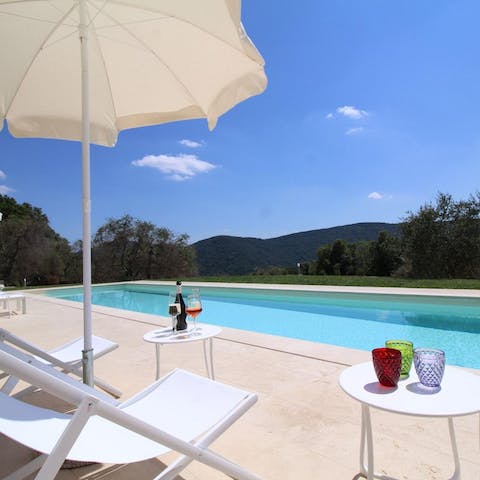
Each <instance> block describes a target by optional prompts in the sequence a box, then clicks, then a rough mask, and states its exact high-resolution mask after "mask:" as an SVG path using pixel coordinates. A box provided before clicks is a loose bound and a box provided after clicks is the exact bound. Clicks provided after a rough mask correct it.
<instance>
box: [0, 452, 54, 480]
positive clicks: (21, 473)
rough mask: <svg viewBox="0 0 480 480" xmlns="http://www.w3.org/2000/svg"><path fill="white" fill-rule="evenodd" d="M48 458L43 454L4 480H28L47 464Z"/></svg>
mask: <svg viewBox="0 0 480 480" xmlns="http://www.w3.org/2000/svg"><path fill="white" fill-rule="evenodd" d="M47 458H48V455H45V454H44V453H42V454H41V455H39V456H38V457H36V458H34V459H33V460H32V461H31V462H28V463H26V464H25V465H23V466H22V467H20V468H19V469H18V470H15V471H14V472H12V473H11V474H10V475H7V476H6V477H4V478H3V479H2V480H20V479H22V478H26V477H28V476H29V475H31V474H32V473H34V472H36V471H37V470H39V469H40V468H41V467H42V465H43V464H44V463H45V460H46V459H47Z"/></svg>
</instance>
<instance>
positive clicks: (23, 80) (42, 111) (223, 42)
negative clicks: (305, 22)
mask: <svg viewBox="0 0 480 480" xmlns="http://www.w3.org/2000/svg"><path fill="white" fill-rule="evenodd" d="M240 10H241V1H240V0H202V1H199V0H0V71H1V74H0V129H1V128H2V127H3V123H4V119H6V120H7V123H8V129H9V131H10V132H11V133H12V135H14V136H16V137H41V138H58V139H66V140H79V141H82V145H83V148H82V171H83V252H84V259H83V270H84V272H83V284H84V338H85V346H84V359H85V361H84V365H85V367H86V370H87V374H86V375H85V374H84V379H85V380H86V382H87V383H90V384H91V383H92V380H93V366H92V362H91V355H89V351H90V350H91V342H90V337H91V274H90V263H91V262H90V242H91V231H90V153H89V151H90V149H89V145H90V143H95V144H99V145H109V146H113V145H114V144H115V143H116V141H117V136H118V132H119V131H121V130H123V129H127V128H133V127H140V126H145V125H154V124H160V123H165V122H172V121H178V120H185V119H194V118H206V119H207V120H208V125H209V127H210V128H211V129H212V128H214V127H215V124H216V122H217V119H218V117H219V116H220V115H222V114H223V113H225V112H226V111H228V110H229V109H231V108H232V107H233V106H235V105H236V104H237V103H239V102H241V101H243V100H245V99H247V98H249V97H251V96H252V95H257V94H259V93H261V92H263V90H264V89H265V87H266V84H267V80H266V76H265V72H264V61H263V58H262V56H261V55H260V54H259V52H258V51H257V49H256V48H255V46H254V45H253V43H252V42H251V41H250V39H249V38H248V36H247V34H246V32H245V30H244V28H243V25H242V23H241V18H240V13H241V12H240ZM90 353H91V352H90Z"/></svg>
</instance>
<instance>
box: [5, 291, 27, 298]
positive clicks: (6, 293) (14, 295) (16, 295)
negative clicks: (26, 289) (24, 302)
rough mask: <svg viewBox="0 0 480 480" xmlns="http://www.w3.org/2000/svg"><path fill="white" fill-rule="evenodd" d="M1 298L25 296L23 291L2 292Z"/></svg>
mask: <svg viewBox="0 0 480 480" xmlns="http://www.w3.org/2000/svg"><path fill="white" fill-rule="evenodd" d="M0 298H25V295H24V294H23V293H13V292H0Z"/></svg>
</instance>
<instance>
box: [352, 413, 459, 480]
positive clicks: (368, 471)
mask: <svg viewBox="0 0 480 480" xmlns="http://www.w3.org/2000/svg"><path fill="white" fill-rule="evenodd" d="M447 421H448V432H449V435H450V443H451V446H452V454H453V462H454V466H455V469H454V472H453V475H452V476H451V477H450V479H449V480H460V479H461V476H460V458H459V456H458V448H457V440H456V437H455V427H454V425H453V418H452V417H447ZM360 435H361V438H360V475H361V476H362V477H364V478H366V479H367V480H374V479H375V478H379V479H382V480H395V479H393V478H392V477H387V476H385V475H379V474H376V473H374V459H373V435H372V420H371V417H370V408H369V407H368V405H365V404H362V428H361V433H360ZM365 447H366V448H365ZM365 450H366V451H365ZM365 460H366V462H367V464H366V465H365Z"/></svg>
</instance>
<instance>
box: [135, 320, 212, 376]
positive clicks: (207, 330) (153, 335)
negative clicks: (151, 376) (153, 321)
mask: <svg viewBox="0 0 480 480" xmlns="http://www.w3.org/2000/svg"><path fill="white" fill-rule="evenodd" d="M221 331H222V329H221V328H220V327H217V326H216V325H209V324H206V323H197V327H196V328H195V329H194V330H193V329H187V330H186V331H185V332H173V331H172V329H171V328H161V329H157V330H152V331H151V332H148V333H146V334H145V335H144V336H143V339H144V340H145V341H146V342H149V343H154V344H155V356H156V362H157V368H156V373H155V378H156V379H157V380H158V379H159V378H160V348H161V346H162V345H178V344H180V343H190V342H198V341H200V340H202V343H203V357H204V360H205V369H206V371H207V376H208V377H209V378H211V379H212V380H215V372H214V370H213V347H212V339H213V337H215V336H217V335H218V334H219V333H220V332H221ZM207 346H208V355H207Z"/></svg>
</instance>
